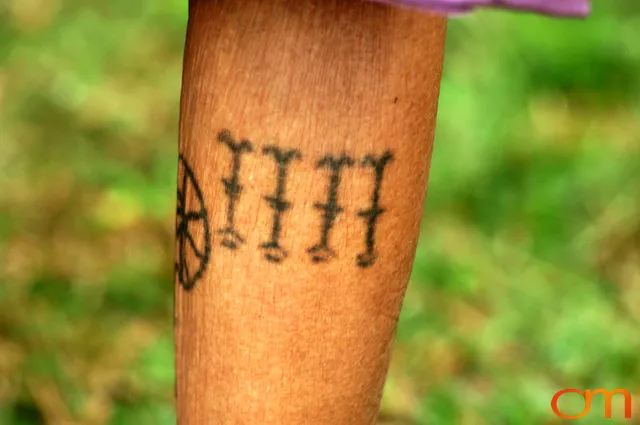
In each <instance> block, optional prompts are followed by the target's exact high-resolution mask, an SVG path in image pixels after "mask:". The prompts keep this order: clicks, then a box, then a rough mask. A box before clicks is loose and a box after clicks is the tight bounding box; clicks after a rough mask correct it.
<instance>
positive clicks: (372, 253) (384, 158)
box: [356, 151, 393, 268]
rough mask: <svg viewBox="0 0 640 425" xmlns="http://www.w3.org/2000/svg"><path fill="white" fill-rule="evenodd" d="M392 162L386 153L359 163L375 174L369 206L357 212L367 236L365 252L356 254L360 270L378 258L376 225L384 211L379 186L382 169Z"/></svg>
mask: <svg viewBox="0 0 640 425" xmlns="http://www.w3.org/2000/svg"><path fill="white" fill-rule="evenodd" d="M392 160H393V155H392V153H391V152H389V151H386V152H385V153H383V154H382V155H381V156H380V157H378V158H376V157H375V156H373V155H367V156H366V157H365V158H364V159H363V160H362V163H361V165H362V166H363V167H371V168H373V171H374V173H375V181H374V186H373V193H372V194H371V206H370V207H369V209H367V210H361V211H359V212H358V216H359V217H362V218H363V219H364V220H365V221H366V223H367V235H366V239H365V244H366V250H365V251H364V252H362V253H360V254H358V255H357V257H356V259H357V263H358V266H360V267H362V268H366V267H369V266H371V265H372V264H373V263H375V261H376V258H377V256H378V254H377V252H376V249H375V243H376V240H375V231H376V223H377V221H378V218H380V214H382V213H383V212H384V211H385V210H384V208H381V207H380V186H381V184H382V177H383V175H384V169H385V167H386V166H387V164H388V163H389V162H391V161H392Z"/></svg>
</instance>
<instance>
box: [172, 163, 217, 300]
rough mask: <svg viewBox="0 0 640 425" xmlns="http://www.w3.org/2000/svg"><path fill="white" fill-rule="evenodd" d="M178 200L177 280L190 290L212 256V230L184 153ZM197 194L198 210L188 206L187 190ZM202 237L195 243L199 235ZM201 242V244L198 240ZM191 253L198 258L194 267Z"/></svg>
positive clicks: (198, 188) (179, 166) (198, 187)
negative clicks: (190, 265) (188, 255)
mask: <svg viewBox="0 0 640 425" xmlns="http://www.w3.org/2000/svg"><path fill="white" fill-rule="evenodd" d="M178 173H179V174H178V175H179V176H180V175H181V176H182V179H180V180H179V182H178V202H177V210H176V241H177V245H178V246H177V261H176V264H175V266H176V274H177V276H178V282H180V284H181V285H182V287H183V288H184V289H185V290H187V291H189V290H191V289H193V287H194V286H195V285H196V283H197V282H198V280H200V278H202V275H203V274H204V272H205V270H206V269H207V266H208V264H209V259H210V256H211V235H210V232H209V213H208V212H207V208H206V206H205V203H204V199H203V197H202V190H200V185H199V184H198V182H197V180H196V178H195V175H194V174H193V170H192V169H191V167H190V166H189V164H188V163H187V160H186V159H185V158H184V157H183V156H182V155H179V156H178ZM189 190H191V191H193V192H194V193H195V201H196V205H195V210H191V209H189V205H187V191H189ZM197 236H199V237H198V238H197V239H198V241H197V242H196V237H197ZM198 242H200V243H198ZM189 252H191V253H193V254H194V255H195V257H196V258H197V259H198V260H199V262H198V265H197V266H196V267H195V268H194V267H193V266H192V267H191V268H190V267H189V262H188V261H187V254H188V253H189Z"/></svg>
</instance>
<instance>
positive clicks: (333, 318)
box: [175, 0, 445, 425]
mask: <svg viewBox="0 0 640 425" xmlns="http://www.w3.org/2000/svg"><path fill="white" fill-rule="evenodd" d="M189 14H190V17H189V25H188V35H187V45H186V53H185V62H184V79H183V92H182V110H181V124H180V154H181V155H182V158H183V159H181V160H180V171H179V183H178V185H179V190H180V192H179V197H181V199H180V201H179V214H178V224H179V226H178V244H177V248H178V273H177V282H176V299H175V314H176V329H175V336H176V350H177V353H176V355H177V361H176V368H177V408H178V418H179V420H178V422H179V424H180V425H205V424H206V425H209V424H229V425H231V424H233V425H238V424H261V425H282V424H295V425H299V424H305V425H347V424H357V425H367V424H374V423H375V422H376V418H377V414H378V409H379V404H380V397H381V393H382V389H383V385H384V381H385V376H386V372H387V367H388V363H389V357H390V351H391V346H392V342H393V337H394V333H395V330H396V326H397V320H398V316H399V313H400V309H401V304H402V299H403V296H404V293H405V289H406V285H407V282H408V279H409V274H410V272H411V267H412V263H413V260H414V255H415V248H416V241H417V238H418V233H419V222H420V218H421V213H422V208H423V204H424V196H425V192H426V186H427V176H428V170H429V163H430V157H431V149H432V141H433V133H434V126H435V116H436V106H437V98H438V90H439V81H440V74H441V67H442V49H443V44H444V31H445V21H444V19H442V18H438V17H434V16H431V15H427V14H424V13H416V12H412V11H408V10H405V9H401V8H396V7H389V6H386V5H379V4H373V3H365V2H362V1H360V0H349V1H329V0H244V1H237V0H217V1H212V0H191V1H190V5H189ZM243 141H245V143H244V145H242V147H240V145H241V144H242V142H243ZM232 148H233V149H232ZM234 149H235V151H234ZM291 152H293V153H291ZM287 153H289V154H288V157H287V158H288V159H287V158H285V156H286V154H287ZM278 155H280V156H279V157H278ZM234 158H236V159H237V162H236V166H235V167H234ZM322 158H326V159H325V160H324V161H321V159H322ZM385 158H386V159H385ZM236 167H237V168H236ZM282 169H284V171H285V172H284V174H279V173H280V172H281V171H282ZM185 173H186V176H187V177H186V178H185ZM338 174H339V178H334V180H333V182H334V183H336V184H335V185H334V186H333V188H334V189H335V190H334V194H333V195H332V194H331V188H332V186H331V181H332V176H334V177H335V176H336V175H338ZM279 176H281V177H279ZM223 179H225V181H226V183H225V182H223ZM280 183H282V185H281V186H279V184H280ZM195 186H197V187H198V188H199V190H198V189H195ZM240 186H241V190H240ZM279 187H280V189H281V190H280V191H278V188H279ZM376 191H377V193H378V195H377V196H375V195H374V193H375V192H376ZM231 204H232V205H231ZM190 212H191V215H189V213H190ZM230 215H231V216H232V217H231V218H230ZM185 219H186V220H185ZM277 220H279V224H277V225H276V224H275V223H276V221H277ZM205 222H206V225H205ZM180 223H182V224H180ZM185 223H186V224H185ZM327 223H328V224H327ZM276 227H277V229H276ZM234 232H237V233H234ZM187 234H188V235H187ZM236 234H237V235H238V236H240V237H241V238H242V239H239V238H237V237H236V236H235V235H236ZM189 238H191V240H192V242H193V243H191V242H190V239H189ZM265 246H266V248H265ZM314 247H315V248H314ZM314 259H315V260H314Z"/></svg>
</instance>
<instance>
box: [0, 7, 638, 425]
mask: <svg viewBox="0 0 640 425" xmlns="http://www.w3.org/2000/svg"><path fill="white" fill-rule="evenodd" d="M91 3H92V4H91V5H89V3H87V2H83V1H79V0H68V1H64V2H62V1H58V2H56V1H53V2H40V1H36V0H20V1H18V0H10V1H9V2H5V3H3V4H2V5H0V46H2V47H0V106H1V109H0V169H2V173H0V186H1V187H2V190H0V264H1V266H0V271H1V272H0V423H2V424H10V425H33V424H40V423H47V424H54V423H74V424H80V423H82V424H89V425H103V424H104V425H107V424H108V425H119V424H137V423H140V424H158V425H164V424H172V423H174V422H175V414H174V412H173V405H172V399H173V379H174V371H173V341H172V332H171V329H172V314H171V309H172V295H171V290H172V279H173V276H172V264H173V252H172V249H173V231H174V229H173V214H174V211H173V209H174V203H175V174H176V154H177V152H176V134H177V118H178V101H179V88H180V73H181V66H182V61H181V55H182V48H183V43H184V27H185V23H186V1H182V0H173V1H167V0H163V1H157V2H130V1H125V0H111V1H109V2H91ZM93 3H98V4H93ZM639 13H640V10H639V9H638V6H637V2H635V1H631V0H629V1H622V0H620V1H617V2H605V1H604V0H602V1H595V13H594V16H593V17H592V18H589V19H588V20H586V21H584V22H583V21H579V22H572V21H565V20H553V19H545V18H541V17H533V16H526V15H517V14H508V13H499V12H483V13H479V14H476V15H474V16H472V17H469V18H465V19H459V20H452V21H451V22H450V24H449V38H448V45H447V56H446V63H445V76H444V78H443V82H442V94H441V99H440V110H439V118H438V129H437V136H436V145H435V150H434V155H433V165H432V170H431V179H430V187H429V195H428V198H427V207H426V210H425V215H424V221H423V233H422V238H421V241H420V244H419V247H418V252H417V257H416V263H415V267H414V273H413V275H412V282H411V285H410V288H409V292H408V295H407V298H406V302H405V308H404V310H403V313H402V316H401V323H400V328H399V330H398V342H397V344H396V351H395V356H394V359H393V364H392V367H391V372H390V379H389V382H388V386H387V392H386V394H385V399H384V409H385V411H386V412H387V411H388V412H391V413H394V412H398V413H401V414H402V415H405V416H410V417H413V418H415V420H416V421H417V423H421V424H422V423H424V424H429V425H437V424H443V425H449V424H451V425H453V424H463V425H482V424H491V425H495V424H509V425H516V424H523V425H524V424H527V425H528V424H532V423H545V424H551V423H556V422H554V420H555V419H554V418H553V416H552V413H551V411H550V409H549V401H550V398H551V396H552V395H553V393H554V392H555V391H557V390H558V389H560V388H564V387H576V388H597V387H605V388H616V387H625V388H629V389H631V390H632V389H634V388H635V386H634V383H636V382H638V380H639V379H640V368H639V367H638V366H637V361H636V358H637V353H636V350H635V347H637V346H638V345H639V344H640V332H639V331H638V321H639V320H640V314H639V313H638V309H637V308H636V306H637V305H638V303H639V302H640V291H639V290H638V287H639V285H640V262H639V261H638V258H639V257H640V221H639V220H638V217H640V214H639V213H640V201H639V199H640V198H638V193H639V189H640V155H639V147H640V144H639V142H640V137H639V136H640V101H639V99H640V43H638V40H640V25H638V24H639V22H640V14H639ZM601 407H602V406H601V405H599V406H597V407H594V409H593V414H592V415H591V416H592V417H591V418H585V419H584V420H583V422H581V423H601V422H600V421H601V420H602V417H601V416H599V415H601V412H603V411H602V410H601ZM634 409H635V407H634ZM614 415H615V413H614ZM618 417H620V415H619V414H618ZM587 421H589V422H587ZM611 422H612V423H615V420H612V421H611Z"/></svg>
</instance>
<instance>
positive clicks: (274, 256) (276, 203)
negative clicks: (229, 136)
mask: <svg viewBox="0 0 640 425" xmlns="http://www.w3.org/2000/svg"><path fill="white" fill-rule="evenodd" d="M262 153H263V154H265V155H272V156H273V158H274V159H275V161H276V163H277V164H278V183H277V186H276V192H275V194H274V195H272V196H265V197H264V199H265V200H266V201H267V202H268V203H269V206H270V207H271V209H272V210H273V227H272V228H271V240H270V241H268V242H265V243H263V244H262V245H260V247H261V248H262V249H263V250H264V258H266V259H267V260H268V261H271V262H272V263H279V262H281V261H282V260H283V259H285V258H286V257H287V255H288V253H287V252H286V251H285V250H284V249H283V248H282V247H281V246H280V231H281V230H282V215H283V214H284V213H285V212H286V211H287V210H288V209H289V208H291V203H290V202H289V201H287V200H286V199H285V198H284V192H285V183H286V179H287V167H288V166H289V163H290V162H291V160H293V159H298V160H299V159H301V158H302V155H301V154H300V151H298V150H297V149H292V150H287V151H285V150H281V149H280V148H278V147H276V146H265V147H264V148H263V149H262Z"/></svg>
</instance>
